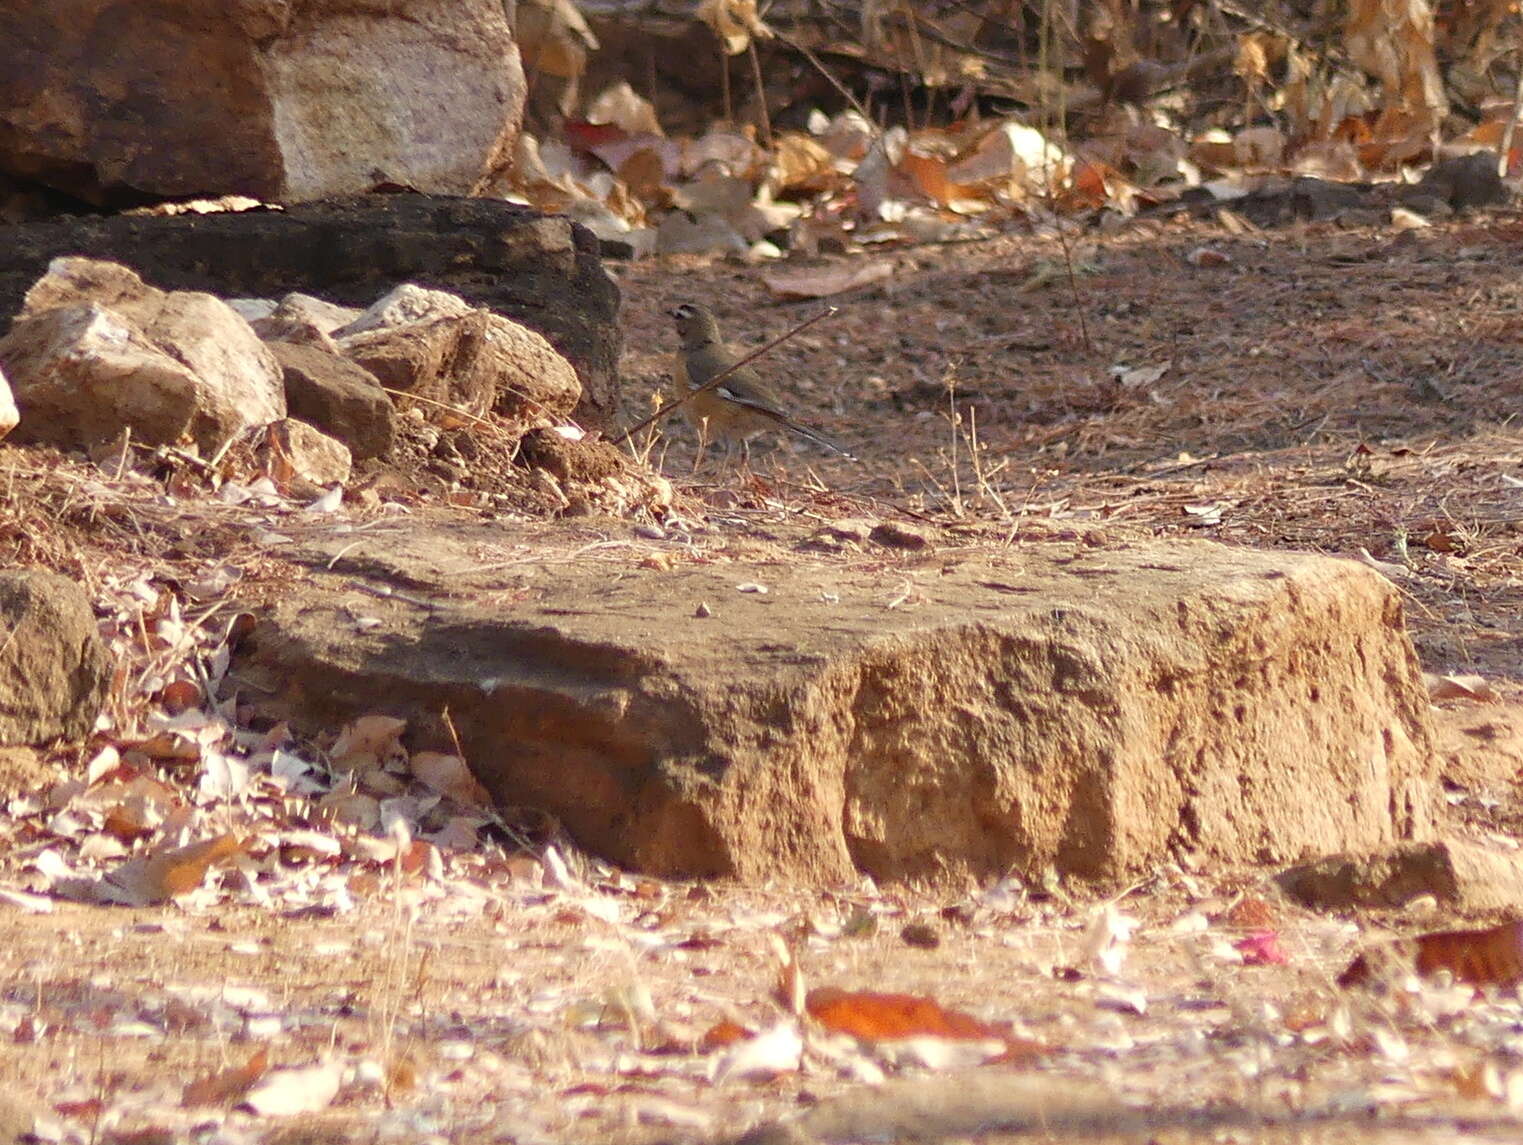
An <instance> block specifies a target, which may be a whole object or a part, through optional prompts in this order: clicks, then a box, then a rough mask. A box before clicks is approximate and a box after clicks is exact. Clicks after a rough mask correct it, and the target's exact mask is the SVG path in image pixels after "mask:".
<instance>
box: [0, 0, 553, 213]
mask: <svg viewBox="0 0 1523 1145" xmlns="http://www.w3.org/2000/svg"><path fill="white" fill-rule="evenodd" d="M0 59H3V60H5V61H6V66H5V68H4V69H3V71H0V170H3V171H5V172H8V173H10V174H13V175H18V176H21V177H23V178H27V179H33V180H36V181H38V182H41V183H44V184H46V185H48V186H50V187H55V188H57V189H59V190H62V191H66V192H68V193H69V194H72V195H77V196H79V197H81V198H85V199H88V200H91V201H94V202H100V203H113V202H123V201H127V202H131V201H133V200H136V201H141V200H142V199H143V198H145V197H165V196H177V195H197V194H226V193H239V194H246V195H253V196H255V197H257V198H261V199H268V200H275V201H281V202H298V201H302V200H309V199H316V198H321V197H323V196H326V195H334V194H348V193H353V192H356V191H364V190H368V189H369V188H371V187H374V186H376V185H378V184H381V183H393V184H397V185H401V186H409V187H416V188H417V189H419V190H421V191H426V192H438V193H445V194H464V193H467V192H469V191H470V190H471V189H472V188H473V187H475V186H476V184H477V183H479V182H480V181H481V180H482V179H483V178H484V177H486V176H487V175H488V174H489V173H491V172H492V171H493V170H495V169H496V168H497V167H499V166H501V165H502V164H503V162H504V161H505V160H506V159H507V157H509V156H511V154H512V148H513V142H514V140H515V139H516V138H517V133H518V124H519V121H520V119H521V118H522V115H523V102H524V79H523V72H522V70H521V68H520V66H519V61H518V50H517V47H516V46H515V45H514V42H513V37H512V32H511V31H510V29H509V26H508V23H507V19H506V17H505V15H504V12H503V6H502V4H501V2H500V0H408V3H407V4H405V5H399V4H396V3H394V2H392V0H308V2H306V3H301V4H291V3H286V2H284V0H281V2H277V3H256V4H234V5H228V4H225V3H216V2H213V0H188V2H182V3H176V4H142V3H134V2H132V0H73V2H71V3H67V4H60V3H57V2H56V0H11V2H10V3H7V4H5V5H4V6H3V7H0ZM192 81H194V82H192Z"/></svg>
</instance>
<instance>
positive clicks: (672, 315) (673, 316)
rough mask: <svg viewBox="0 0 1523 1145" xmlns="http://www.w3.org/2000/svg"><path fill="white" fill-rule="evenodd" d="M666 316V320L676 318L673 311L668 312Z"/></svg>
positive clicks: (675, 313)
mask: <svg viewBox="0 0 1523 1145" xmlns="http://www.w3.org/2000/svg"><path fill="white" fill-rule="evenodd" d="M666 316H667V317H668V318H676V317H677V312H676V311H675V310H668V311H667V312H666Z"/></svg>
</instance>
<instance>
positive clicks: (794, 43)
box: [777, 32, 873, 127]
mask: <svg viewBox="0 0 1523 1145" xmlns="http://www.w3.org/2000/svg"><path fill="white" fill-rule="evenodd" d="M777 38H778V39H779V40H781V41H782V42H783V43H785V44H787V45H788V46H789V47H790V48H792V49H793V50H794V51H795V52H797V53H798V54H799V55H801V56H803V57H804V58H805V59H806V60H808V61H809V62H810V63H811V64H813V65H814V70H815V71H817V72H819V73H820V75H822V76H824V77H825V82H826V83H828V84H830V86H831V87H833V88H835V89H836V91H838V92H840V93H841V98H843V99H844V100H846V102H847V103H849V104H851V106H852V107H853V108H855V109H856V112H857V114H858V115H860V116H861V117H862V118H863V119H864V120H866V121H867V125H868V126H869V127H871V126H872V122H873V117H872V114H871V113H870V112H869V111H868V110H867V108H865V107H863V106H862V101H861V100H859V99H858V98H857V97H856V96H855V95H853V94H852V92H851V89H850V88H848V87H847V86H846V85H845V84H843V83H842V82H841V81H840V80H838V79H836V77H835V76H834V75H833V74H832V73H831V72H830V70H829V69H828V68H826V67H825V65H824V64H823V63H821V62H820V57H819V56H817V55H815V54H814V52H812V51H811V50H810V49H809V48H807V47H805V46H804V43H803V41H801V40H795V39H793V38H791V37H789V36H786V35H784V34H783V33H782V32H779V33H778V34H777Z"/></svg>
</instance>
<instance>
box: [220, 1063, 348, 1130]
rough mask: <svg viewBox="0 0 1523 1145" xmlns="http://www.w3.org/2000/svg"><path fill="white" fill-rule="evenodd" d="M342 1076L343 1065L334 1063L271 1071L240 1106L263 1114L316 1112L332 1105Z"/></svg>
mask: <svg viewBox="0 0 1523 1145" xmlns="http://www.w3.org/2000/svg"><path fill="white" fill-rule="evenodd" d="M342 1078H343V1070H342V1067H340V1066H339V1065H338V1063H336V1062H334V1063H330V1064H328V1065H313V1066H305V1067H303V1068H301V1069H277V1070H272V1071H271V1072H270V1073H268V1074H266V1075H265V1076H264V1079H263V1080H262V1081H260V1082H259V1083H258V1084H256V1085H255V1086H254V1087H253V1088H252V1089H251V1090H249V1094H248V1097H247V1098H246V1099H244V1101H243V1102H242V1103H241V1104H240V1106H239V1108H240V1109H249V1110H252V1111H253V1112H254V1113H257V1114H260V1115H262V1116H265V1117H286V1116H290V1115H291V1114H295V1113H316V1112H318V1111H319V1110H323V1109H327V1108H328V1106H330V1105H332V1104H333V1099H334V1098H335V1097H337V1096H338V1087H339V1082H340V1081H341V1080H342Z"/></svg>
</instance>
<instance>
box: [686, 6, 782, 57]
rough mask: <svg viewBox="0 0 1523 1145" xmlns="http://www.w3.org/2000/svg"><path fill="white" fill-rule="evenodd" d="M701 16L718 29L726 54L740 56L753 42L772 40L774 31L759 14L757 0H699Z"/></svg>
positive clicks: (716, 32) (717, 32)
mask: <svg viewBox="0 0 1523 1145" xmlns="http://www.w3.org/2000/svg"><path fill="white" fill-rule="evenodd" d="M695 14H696V15H697V17H698V18H699V19H700V20H702V21H703V22H704V23H705V24H707V25H708V26H709V27H710V28H712V29H713V30H714V35H716V36H718V37H719V41H720V43H722V44H724V50H725V51H726V53H728V54H729V55H732V56H738V55H740V53H741V52H743V51H745V50H746V48H747V47H748V46H749V45H750V43H751V37H752V36H755V37H756V38H757V39H759V40H768V39H771V38H772V35H773V32H772V29H771V28H769V27H767V25H766V24H764V23H763V22H762V18H761V17H760V16H758V15H757V14H756V0H699V4H698V11H697V12H696V13H695Z"/></svg>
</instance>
